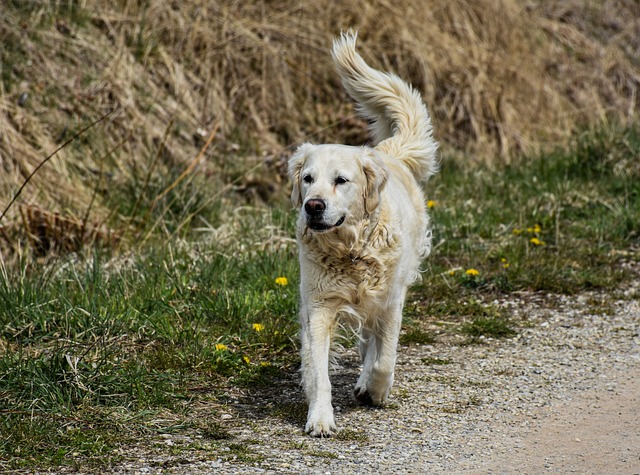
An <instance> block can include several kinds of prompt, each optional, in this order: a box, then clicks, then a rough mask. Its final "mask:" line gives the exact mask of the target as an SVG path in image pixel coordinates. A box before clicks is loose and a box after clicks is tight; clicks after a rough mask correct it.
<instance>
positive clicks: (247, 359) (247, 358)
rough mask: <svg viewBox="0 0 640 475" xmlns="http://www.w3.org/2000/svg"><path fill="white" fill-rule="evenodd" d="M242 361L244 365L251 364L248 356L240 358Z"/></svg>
mask: <svg viewBox="0 0 640 475" xmlns="http://www.w3.org/2000/svg"><path fill="white" fill-rule="evenodd" d="M242 360H243V361H244V362H245V363H247V364H249V363H251V360H250V359H249V357H248V356H243V357H242Z"/></svg>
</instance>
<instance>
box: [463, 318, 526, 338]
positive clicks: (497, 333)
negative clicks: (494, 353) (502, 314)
mask: <svg viewBox="0 0 640 475" xmlns="http://www.w3.org/2000/svg"><path fill="white" fill-rule="evenodd" d="M460 332H461V333H462V334H464V335H467V336H468V337H470V338H471V339H472V340H473V341H477V340H478V339H480V338H483V337H486V338H508V337H512V336H514V335H516V331H515V330H514V329H513V328H512V327H511V325H510V324H509V322H508V321H506V320H504V319H502V318H475V319H473V320H472V321H471V322H468V323H465V324H463V325H462V327H461V328H460Z"/></svg>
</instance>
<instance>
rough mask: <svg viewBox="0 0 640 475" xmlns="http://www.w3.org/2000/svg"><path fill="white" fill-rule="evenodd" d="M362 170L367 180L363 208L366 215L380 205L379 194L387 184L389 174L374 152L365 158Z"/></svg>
mask: <svg viewBox="0 0 640 475" xmlns="http://www.w3.org/2000/svg"><path fill="white" fill-rule="evenodd" d="M362 170H363V171H364V175H365V177H366V179H367V184H366V189H365V192H364V208H365V210H366V212H367V213H373V212H374V211H375V209H376V208H377V207H378V204H380V192H381V191H382V189H383V188H384V185H385V184H386V183H387V178H388V176H389V172H388V171H387V167H386V166H385V164H384V162H383V161H382V159H381V158H380V157H379V156H378V154H376V153H375V152H373V153H370V154H367V155H366V156H365V158H364V161H363V164H362Z"/></svg>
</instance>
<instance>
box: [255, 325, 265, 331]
mask: <svg viewBox="0 0 640 475" xmlns="http://www.w3.org/2000/svg"><path fill="white" fill-rule="evenodd" d="M253 329H254V330H255V331H257V332H261V331H262V330H264V325H263V324H262V323H254V324H253Z"/></svg>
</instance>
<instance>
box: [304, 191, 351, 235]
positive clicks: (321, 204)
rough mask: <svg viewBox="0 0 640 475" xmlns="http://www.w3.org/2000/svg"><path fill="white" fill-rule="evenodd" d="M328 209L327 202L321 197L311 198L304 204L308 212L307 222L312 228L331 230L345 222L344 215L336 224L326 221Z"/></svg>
mask: <svg viewBox="0 0 640 475" xmlns="http://www.w3.org/2000/svg"><path fill="white" fill-rule="evenodd" d="M326 209H327V204H326V203H325V201H324V200H321V199H311V200H309V201H307V202H306V203H305V204H304V211H305V212H306V213H307V224H308V225H309V227H310V228H311V229H312V230H314V231H329V230H330V229H333V228H337V227H338V226H340V225H341V224H342V223H344V219H345V217H344V216H342V217H341V218H340V219H339V220H338V221H337V222H335V223H334V224H327V223H325V222H324V216H323V215H324V211H325V210H326Z"/></svg>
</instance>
